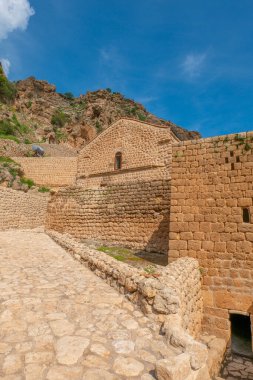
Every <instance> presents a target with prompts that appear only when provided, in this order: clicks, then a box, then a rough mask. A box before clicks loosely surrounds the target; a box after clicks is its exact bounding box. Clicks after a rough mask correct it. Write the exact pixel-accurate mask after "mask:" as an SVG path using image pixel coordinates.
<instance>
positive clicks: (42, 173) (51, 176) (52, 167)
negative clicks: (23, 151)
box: [13, 157, 77, 187]
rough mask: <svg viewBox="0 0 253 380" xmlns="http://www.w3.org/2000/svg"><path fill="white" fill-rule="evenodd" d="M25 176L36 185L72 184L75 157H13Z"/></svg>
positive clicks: (74, 171)
mask: <svg viewBox="0 0 253 380" xmlns="http://www.w3.org/2000/svg"><path fill="white" fill-rule="evenodd" d="M13 159H14V160H15V161H16V162H18V163H19V164H20V165H21V167H22V169H23V171H24V175H25V177H27V178H31V179H32V180H34V182H35V183H36V185H41V186H42V185H43V186H49V187H61V186H69V185H73V184H74V183H75V181H76V171H77V159H76V157H33V158H31V157H13Z"/></svg>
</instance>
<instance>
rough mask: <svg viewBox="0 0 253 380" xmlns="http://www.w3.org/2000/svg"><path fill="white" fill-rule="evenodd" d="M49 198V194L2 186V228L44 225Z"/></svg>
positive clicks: (27, 227)
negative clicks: (26, 191) (25, 191)
mask: <svg viewBox="0 0 253 380" xmlns="http://www.w3.org/2000/svg"><path fill="white" fill-rule="evenodd" d="M48 199H49V195H48V194H40V193H37V192H36V193H35V192H34V193H33V192H31V191H29V192H28V193H24V192H23V191H16V190H12V189H8V188H3V187H0V210H1V214H0V230H7V229H11V228H22V229H30V228H36V227H42V226H44V224H45V219H46V211H47V203H48Z"/></svg>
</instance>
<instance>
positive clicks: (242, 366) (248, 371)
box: [221, 350, 253, 380]
mask: <svg viewBox="0 0 253 380" xmlns="http://www.w3.org/2000/svg"><path fill="white" fill-rule="evenodd" d="M221 376H222V377H223V378H224V379H226V380H253V360H252V359H250V358H246V357H243V356H239V355H236V354H232V353H231V351H230V350H228V351H227V353H226V356H225V360H224V363H223V366H222V370H221Z"/></svg>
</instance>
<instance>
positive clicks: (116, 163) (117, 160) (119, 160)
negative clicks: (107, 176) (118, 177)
mask: <svg viewBox="0 0 253 380" xmlns="http://www.w3.org/2000/svg"><path fill="white" fill-rule="evenodd" d="M121 168H122V153H121V152H117V153H116V154H115V160H114V169H115V170H120V169H121Z"/></svg>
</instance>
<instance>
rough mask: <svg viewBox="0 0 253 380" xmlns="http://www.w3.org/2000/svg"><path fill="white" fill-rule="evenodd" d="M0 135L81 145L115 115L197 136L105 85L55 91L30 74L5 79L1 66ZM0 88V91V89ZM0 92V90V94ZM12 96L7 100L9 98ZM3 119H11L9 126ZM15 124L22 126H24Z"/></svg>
mask: <svg viewBox="0 0 253 380" xmlns="http://www.w3.org/2000/svg"><path fill="white" fill-rule="evenodd" d="M1 73H2V74H0V78H1V80H2V82H1V83H2V84H0V103H1V102H2V105H1V104H0V121H1V120H2V122H3V123H4V126H3V124H2V128H3V130H2V131H1V126H0V138H1V137H2V138H3V136H5V137H6V138H11V139H14V140H15V139H16V141H17V139H18V140H20V141H21V142H25V140H26V141H28V142H46V141H48V142H49V141H50V142H51V143H61V142H67V143H68V144H70V145H72V146H73V147H75V148H81V147H83V146H84V145H85V144H87V143H88V142H89V141H91V140H92V139H93V138H94V137H95V136H96V135H97V134H99V133H100V132H102V131H103V130H104V129H106V128H107V127H108V126H109V125H111V124H112V123H114V122H116V121H117V120H119V119H121V118H124V117H127V118H131V119H136V120H138V121H142V122H143V121H144V122H147V123H151V124H156V125H162V126H167V127H168V128H171V130H172V131H173V132H174V133H175V134H176V136H177V137H178V138H179V139H180V140H188V139H195V138H199V134H198V133H197V132H191V131H187V130H186V129H184V128H181V127H179V126H177V125H175V124H174V123H172V122H171V121H166V120H163V119H160V118H159V117H157V116H155V115H153V114H151V113H150V112H148V111H147V110H146V108H145V107H144V106H143V105H142V104H140V103H138V102H135V101H134V100H131V99H127V98H126V97H125V96H123V95H122V94H120V93H118V92H113V91H112V90H111V89H110V88H108V89H105V90H98V91H94V92H90V91H89V92H87V93H86V94H85V95H80V97H78V98H75V97H74V96H73V94H72V93H71V92H66V93H65V94H60V93H57V92H56V88H55V86H53V85H51V84H49V83H47V82H45V81H40V80H37V79H35V78H33V77H30V78H28V79H25V80H22V81H18V82H17V83H16V84H15V85H14V84H12V83H10V82H9V81H8V79H7V78H6V77H5V75H4V73H3V70H2V69H1ZM1 89H2V90H1ZM1 94H2V95H1ZM11 100H13V102H12V103H10V101H11ZM6 123H7V124H15V125H14V126H13V127H15V128H14V130H13V128H12V130H11V131H10V129H9V126H8V128H6ZM20 126H26V127H27V129H26V130H24V128H22V127H20Z"/></svg>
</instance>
